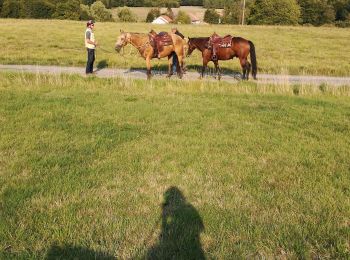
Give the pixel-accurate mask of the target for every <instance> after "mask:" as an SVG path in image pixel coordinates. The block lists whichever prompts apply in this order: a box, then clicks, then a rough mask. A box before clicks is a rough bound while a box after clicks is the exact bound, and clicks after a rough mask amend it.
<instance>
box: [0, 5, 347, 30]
mask: <svg viewBox="0 0 350 260" xmlns="http://www.w3.org/2000/svg"><path fill="white" fill-rule="evenodd" d="M245 2H246V6H245V23H247V24H267V25H296V24H310V25H315V26H319V25H323V24H336V25H338V26H341V27H345V26H350V0H246V1H245ZM242 4H243V0H98V1H96V0H0V16H1V17H12V18H47V19H49V18H54V19H72V20H86V19H95V20H98V21H110V20H112V15H111V12H110V8H114V7H124V6H129V7H133V6H152V7H157V8H159V7H167V8H173V7H179V6H180V5H196V6H203V7H204V8H207V10H206V12H205V17H204V18H205V19H204V20H205V21H206V22H208V23H225V24H237V23H241V22H242V9H243V8H242ZM216 9H224V10H223V12H222V13H218V12H217V10H216ZM120 12H121V13H120ZM120 12H119V13H118V16H119V17H124V16H125V17H126V19H124V20H125V21H136V16H135V15H133V14H132V12H131V11H130V10H129V9H128V8H121V11H120ZM128 17H129V18H128ZM121 20H123V19H121Z"/></svg>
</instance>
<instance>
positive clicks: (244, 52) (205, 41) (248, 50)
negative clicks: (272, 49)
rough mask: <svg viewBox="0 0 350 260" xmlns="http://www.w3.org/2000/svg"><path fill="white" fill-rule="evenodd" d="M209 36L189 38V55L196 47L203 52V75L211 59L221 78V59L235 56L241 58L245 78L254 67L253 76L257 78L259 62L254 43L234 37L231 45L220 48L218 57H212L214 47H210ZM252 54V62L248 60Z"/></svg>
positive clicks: (229, 58)
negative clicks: (257, 61)
mask: <svg viewBox="0 0 350 260" xmlns="http://www.w3.org/2000/svg"><path fill="white" fill-rule="evenodd" d="M209 39H210V38H209V37H198V38H188V42H187V44H188V50H187V56H189V55H191V54H192V52H193V51H194V50H195V49H198V50H199V51H200V52H202V58H203V67H202V73H201V77H204V72H205V69H206V67H207V65H208V62H209V61H212V62H213V63H214V65H215V69H216V73H217V74H218V78H219V80H220V78H221V69H220V67H219V62H218V61H219V60H231V59H233V58H234V57H237V58H239V61H240V63H241V67H242V70H243V77H242V78H243V79H247V80H248V79H249V72H250V69H251V68H252V76H253V78H254V79H256V73H257V63H256V55H255V46H254V44H253V43H252V42H251V41H249V40H246V39H244V38H241V37H233V38H232V42H231V47H227V48H218V50H217V53H216V56H217V59H215V60H213V59H212V49H211V48H209V44H210V43H209ZM249 54H250V60H251V63H252V64H250V63H249V61H248V55H249Z"/></svg>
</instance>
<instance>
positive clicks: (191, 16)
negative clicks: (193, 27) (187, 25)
mask: <svg viewBox="0 0 350 260" xmlns="http://www.w3.org/2000/svg"><path fill="white" fill-rule="evenodd" d="M188 15H189V17H190V18H191V21H192V22H194V21H199V18H198V17H197V16H195V15H194V14H193V13H188Z"/></svg>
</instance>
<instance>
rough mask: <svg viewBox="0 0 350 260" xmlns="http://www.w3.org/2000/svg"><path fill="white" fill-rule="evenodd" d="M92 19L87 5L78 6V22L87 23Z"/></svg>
mask: <svg viewBox="0 0 350 260" xmlns="http://www.w3.org/2000/svg"><path fill="white" fill-rule="evenodd" d="M91 19H93V17H92V15H91V12H90V7H89V6H88V5H84V4H80V20H83V21H87V20H91Z"/></svg>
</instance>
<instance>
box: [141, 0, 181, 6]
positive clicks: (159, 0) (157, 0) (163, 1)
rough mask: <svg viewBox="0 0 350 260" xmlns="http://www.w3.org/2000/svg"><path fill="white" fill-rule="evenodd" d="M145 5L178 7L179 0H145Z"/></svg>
mask: <svg viewBox="0 0 350 260" xmlns="http://www.w3.org/2000/svg"><path fill="white" fill-rule="evenodd" d="M144 4H145V6H155V7H168V8H173V7H179V6H180V1H179V0H145V3H144Z"/></svg>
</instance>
